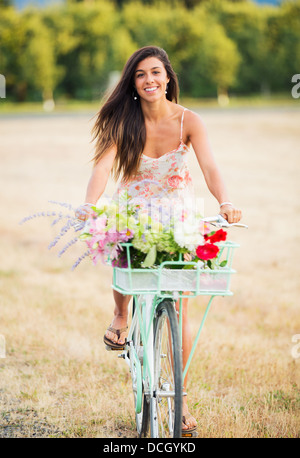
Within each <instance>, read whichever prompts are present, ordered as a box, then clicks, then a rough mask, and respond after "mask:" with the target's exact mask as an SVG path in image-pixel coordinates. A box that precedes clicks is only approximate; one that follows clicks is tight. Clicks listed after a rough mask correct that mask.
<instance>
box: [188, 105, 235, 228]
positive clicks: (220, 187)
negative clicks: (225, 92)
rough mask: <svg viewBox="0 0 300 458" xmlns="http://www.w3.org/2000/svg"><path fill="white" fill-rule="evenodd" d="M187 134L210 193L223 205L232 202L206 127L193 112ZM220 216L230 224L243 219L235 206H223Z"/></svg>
mask: <svg viewBox="0 0 300 458" xmlns="http://www.w3.org/2000/svg"><path fill="white" fill-rule="evenodd" d="M185 120H186V123H185V126H186V132H187V135H188V138H189V140H190V142H191V144H192V146H193V149H194V151H195V154H196V157H197V160H198V163H199V165H200V168H201V170H202V173H203V175H204V179H205V182H206V184H207V187H208V189H209V191H210V192H211V193H212V195H213V196H214V197H215V198H216V199H217V201H218V202H219V204H220V205H221V204H222V203H224V202H230V199H229V196H228V193H227V190H226V186H225V183H224V181H223V178H222V176H221V173H220V170H219V168H218V166H217V164H216V161H215V159H214V156H213V153H212V151H211V148H210V145H209V142H208V136H207V133H206V129H205V126H204V124H203V122H202V121H201V119H200V117H199V116H198V115H197V114H196V113H194V112H192V111H188V112H186V118H185ZM220 214H221V215H222V216H224V218H226V219H227V220H228V222H229V223H236V222H238V221H239V220H240V219H241V216H242V214H241V211H240V210H238V209H237V208H235V207H234V206H233V205H230V204H229V205H227V204H226V205H222V206H221V207H220Z"/></svg>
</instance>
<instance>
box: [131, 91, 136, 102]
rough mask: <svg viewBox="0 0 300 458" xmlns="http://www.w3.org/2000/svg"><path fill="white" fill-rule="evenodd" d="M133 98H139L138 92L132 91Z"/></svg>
mask: <svg viewBox="0 0 300 458" xmlns="http://www.w3.org/2000/svg"><path fill="white" fill-rule="evenodd" d="M132 97H133V100H137V92H136V91H133V93H132Z"/></svg>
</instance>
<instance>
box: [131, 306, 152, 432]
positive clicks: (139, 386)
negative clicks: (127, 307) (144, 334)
mask: <svg viewBox="0 0 300 458" xmlns="http://www.w3.org/2000/svg"><path fill="white" fill-rule="evenodd" d="M134 310H135V300H134V299H133V306H132V315H133V314H134ZM129 358H130V372H131V379H132V389H133V397H134V408H135V420H136V429H137V432H138V435H139V437H146V435H147V433H148V430H149V419H150V406H149V399H147V398H146V396H145V394H144V384H143V367H142V364H143V345H142V339H141V332H140V324H139V321H138V320H137V322H136V325H135V328H134V332H133V335H132V343H131V344H130V347H129Z"/></svg>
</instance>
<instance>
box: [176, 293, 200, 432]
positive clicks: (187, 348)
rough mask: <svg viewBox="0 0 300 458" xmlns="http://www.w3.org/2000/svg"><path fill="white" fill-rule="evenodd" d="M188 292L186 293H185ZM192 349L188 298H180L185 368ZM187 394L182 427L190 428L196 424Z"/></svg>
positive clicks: (183, 365) (185, 381) (184, 382)
mask: <svg viewBox="0 0 300 458" xmlns="http://www.w3.org/2000/svg"><path fill="white" fill-rule="evenodd" d="M185 294H188V293H185ZM179 304H180V302H179V301H177V303H176V310H177V311H178V312H179ZM191 349H192V336H191V331H190V324H189V320H188V298H187V297H184V298H182V367H183V369H184V368H185V365H186V363H187V360H188V358H189V356H190V352H191ZM187 376H188V372H187V374H186V376H185V379H184V381H183V391H184V392H186V388H187ZM187 398H188V397H187V396H183V399H182V415H183V416H184V417H186V421H185V424H183V425H182V429H188V428H192V427H193V426H196V425H197V421H196V420H195V418H194V417H192V416H190V414H189V409H188V400H187Z"/></svg>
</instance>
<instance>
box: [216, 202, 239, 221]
mask: <svg viewBox="0 0 300 458" xmlns="http://www.w3.org/2000/svg"><path fill="white" fill-rule="evenodd" d="M220 215H221V216H223V218H225V219H227V221H228V223H229V224H231V223H238V222H239V221H240V219H241V218H242V212H241V210H239V209H237V208H235V207H234V206H233V205H222V206H221V207H220Z"/></svg>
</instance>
